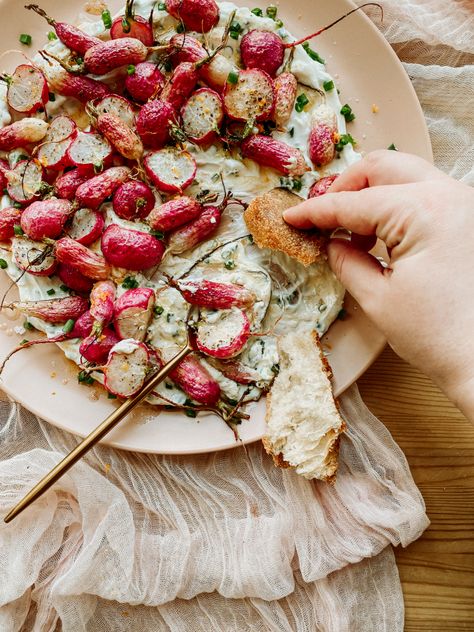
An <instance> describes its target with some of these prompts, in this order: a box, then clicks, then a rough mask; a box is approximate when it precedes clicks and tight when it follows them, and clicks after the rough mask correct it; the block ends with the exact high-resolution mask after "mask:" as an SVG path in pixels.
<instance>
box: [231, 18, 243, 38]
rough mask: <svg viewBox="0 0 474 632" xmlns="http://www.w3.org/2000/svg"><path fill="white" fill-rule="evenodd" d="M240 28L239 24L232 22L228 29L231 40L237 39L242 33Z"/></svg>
mask: <svg viewBox="0 0 474 632" xmlns="http://www.w3.org/2000/svg"><path fill="white" fill-rule="evenodd" d="M242 30H243V29H242V26H241V25H240V24H239V22H232V24H231V25H230V28H229V35H230V36H231V38H232V39H235V40H237V39H239V36H240V34H241V33H242Z"/></svg>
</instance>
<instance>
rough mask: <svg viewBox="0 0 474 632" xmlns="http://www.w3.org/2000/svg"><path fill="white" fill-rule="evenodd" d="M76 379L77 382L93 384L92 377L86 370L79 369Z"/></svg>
mask: <svg viewBox="0 0 474 632" xmlns="http://www.w3.org/2000/svg"><path fill="white" fill-rule="evenodd" d="M77 381H78V382H79V384H94V382H95V380H94V378H93V377H92V376H91V375H89V373H87V371H84V370H83V371H79V373H78V374H77Z"/></svg>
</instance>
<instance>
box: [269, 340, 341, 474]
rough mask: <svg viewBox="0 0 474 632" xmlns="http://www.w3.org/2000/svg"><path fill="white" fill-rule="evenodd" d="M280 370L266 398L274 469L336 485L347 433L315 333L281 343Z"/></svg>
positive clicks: (326, 364) (329, 372)
mask: <svg viewBox="0 0 474 632" xmlns="http://www.w3.org/2000/svg"><path fill="white" fill-rule="evenodd" d="M278 352H279V357H280V372H279V373H278V375H277V376H276V378H275V381H274V383H273V386H272V388H271V390H270V394H269V395H268V396H267V416H266V420H267V434H266V435H265V437H264V438H263V440H262V441H263V445H264V447H265V450H266V451H267V452H268V453H269V454H271V455H272V457H273V460H274V462H275V465H277V466H279V467H292V468H294V469H295V471H296V473H297V474H300V475H301V476H303V477H304V478H308V479H312V478H317V479H320V480H323V481H332V480H333V479H334V478H335V475H336V471H337V466H338V453H339V436H340V434H341V433H342V432H344V429H345V423H344V420H343V418H342V417H341V415H340V413H339V410H338V406H337V403H336V401H335V399H334V396H333V392H332V387H331V381H330V380H331V377H332V372H331V368H330V366H329V364H328V362H327V360H326V358H325V357H324V355H323V350H322V348H321V344H320V341H319V337H318V334H317V333H316V332H315V331H308V330H306V331H304V332H291V333H288V334H285V335H284V336H281V337H280V338H279V340H278Z"/></svg>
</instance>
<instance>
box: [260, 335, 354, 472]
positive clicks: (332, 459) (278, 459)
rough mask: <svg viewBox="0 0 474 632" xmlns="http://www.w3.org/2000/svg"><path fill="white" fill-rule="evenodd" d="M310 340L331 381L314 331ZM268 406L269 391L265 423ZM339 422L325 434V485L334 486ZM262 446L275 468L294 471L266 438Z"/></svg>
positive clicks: (342, 426)
mask: <svg viewBox="0 0 474 632" xmlns="http://www.w3.org/2000/svg"><path fill="white" fill-rule="evenodd" d="M311 339H312V341H313V343H314V345H315V347H316V349H317V351H318V353H319V356H320V358H321V362H322V368H323V371H324V373H325V374H326V375H327V377H328V379H329V380H331V379H332V377H333V373H332V369H331V366H330V365H329V362H328V360H327V358H326V356H325V355H324V352H323V349H322V346H321V342H320V339H319V336H318V334H317V332H316V331H312V332H311ZM331 392H332V388H331ZM333 400H334V403H335V405H336V408H337V409H338V410H339V402H338V401H337V399H336V398H335V397H334V396H333ZM270 404H271V391H270V392H269V393H268V395H267V410H266V421H267V423H268V420H269V417H270V408H271V406H270ZM341 420H342V423H341V426H340V427H339V428H338V429H337V430H335V429H331V430H329V431H328V432H327V434H326V436H328V437H329V438H330V444H329V449H328V453H327V456H326V464H327V467H326V469H327V472H328V474H327V475H326V476H324V477H321V478H320V480H322V481H324V482H326V483H330V484H334V482H335V480H336V474H337V469H338V466H339V443H340V435H341V434H342V433H343V432H344V431H345V429H346V423H345V421H344V420H343V419H342V418H341ZM262 444H263V447H264V448H265V451H266V452H267V454H269V455H270V456H271V457H272V459H273V462H274V464H275V465H276V466H277V467H281V468H291V469H294V467H293V466H292V465H290V464H289V463H288V462H287V461H285V459H284V458H283V455H282V454H281V452H274V451H273V446H272V442H271V441H270V440H269V439H268V437H263V438H262Z"/></svg>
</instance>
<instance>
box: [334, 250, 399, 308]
mask: <svg viewBox="0 0 474 632" xmlns="http://www.w3.org/2000/svg"><path fill="white" fill-rule="evenodd" d="M328 260H329V265H330V266H331V268H332V270H333V272H334V274H335V275H336V276H337V278H338V279H339V281H341V283H342V284H343V285H344V287H345V288H346V289H347V290H348V291H349V292H350V293H351V294H352V296H353V297H354V298H355V299H356V301H357V302H358V303H359V304H360V305H361V307H362V308H363V309H364V310H365V311H366V312H367V313H368V315H369V316H370V315H371V309H370V306H371V305H373V304H377V303H378V304H380V303H381V301H382V302H383V298H382V295H383V293H384V292H385V289H386V287H387V281H388V278H387V277H386V276H385V274H384V268H383V267H382V265H381V264H380V263H379V261H378V260H377V259H376V258H375V257H373V256H372V255H369V254H368V253H367V252H364V251H362V250H359V249H358V248H356V247H354V245H353V244H351V242H350V241H348V240H344V239H332V240H331V241H330V242H329V246H328Z"/></svg>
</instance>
